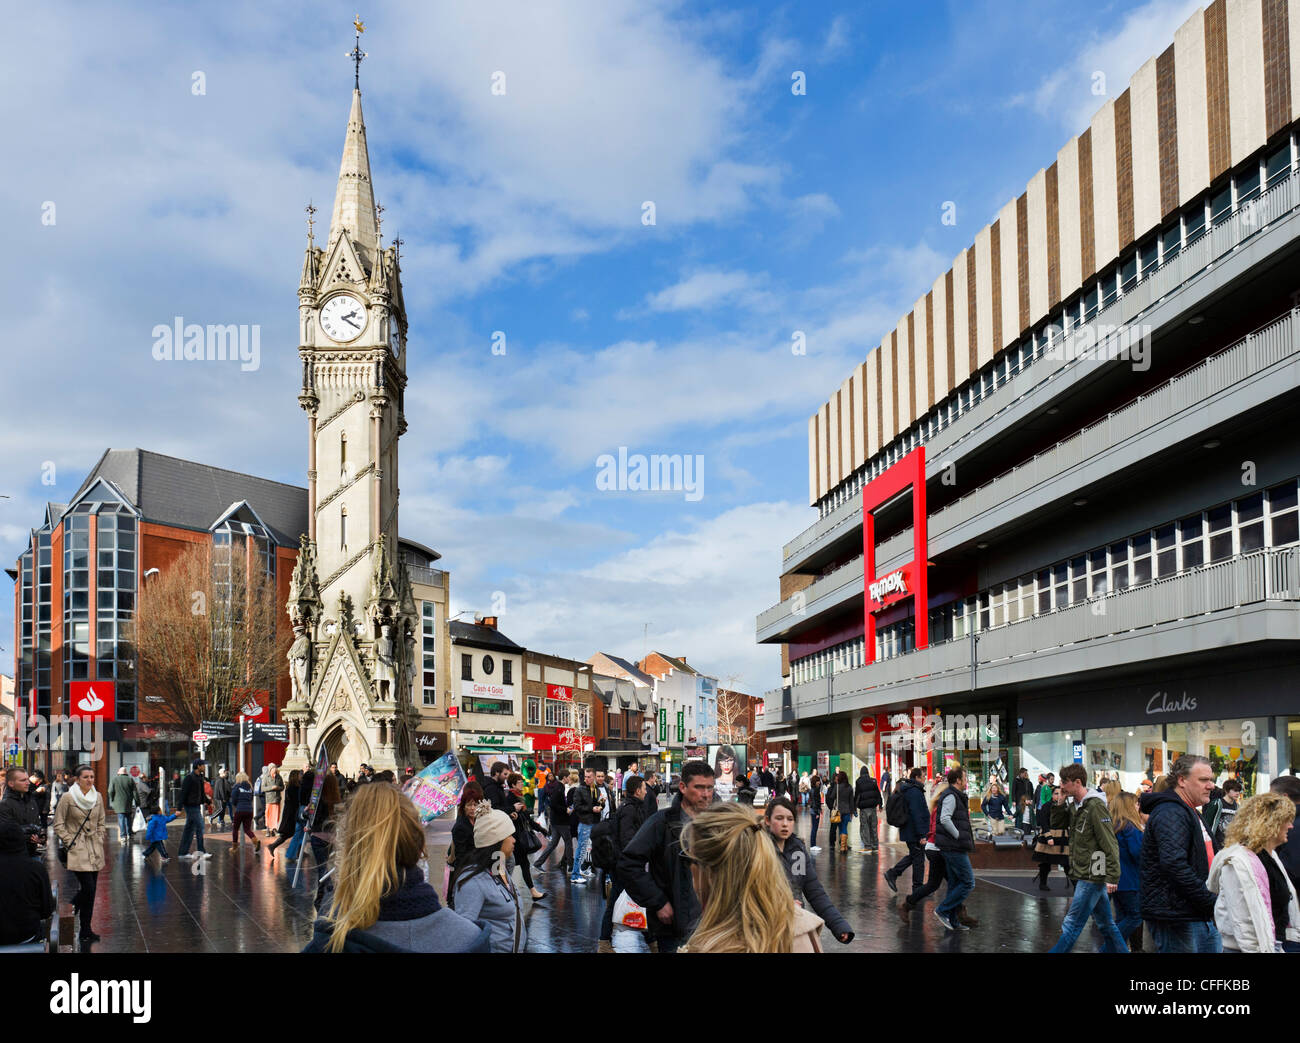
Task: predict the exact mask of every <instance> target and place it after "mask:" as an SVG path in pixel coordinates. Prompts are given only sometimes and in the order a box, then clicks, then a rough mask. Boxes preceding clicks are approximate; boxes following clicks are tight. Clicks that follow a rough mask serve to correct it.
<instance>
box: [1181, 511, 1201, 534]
mask: <svg viewBox="0 0 1300 1043" xmlns="http://www.w3.org/2000/svg"><path fill="white" fill-rule="evenodd" d="M1201 524H1202V522H1201V516H1200V515H1199V514H1194V515H1192V517H1190V518H1184V519H1183V520H1182V521H1180V522H1179V523H1178V527H1179V528H1180V529H1181V530H1182V533H1183V539H1185V540H1189V539H1192V538H1193V537H1195V536H1199V535H1200V534H1201V531H1202V530H1201Z"/></svg>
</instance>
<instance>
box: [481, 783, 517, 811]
mask: <svg viewBox="0 0 1300 1043" xmlns="http://www.w3.org/2000/svg"><path fill="white" fill-rule="evenodd" d="M483 796H485V797H487V799H488V800H489V801H490V802H491V804H492V807H494V808H495V809H496V810H497V811H504V812H505V813H506V814H507V815H509V814H510V813H511V812H512V811H514V810H515V801H514V798H513V797H511V796H510V794H509V793H508V792H507V791H506V788H505V786H504V785H502V784H501V783H500V782H498V781H497V780H496V779H494V778H492V777H491V776H488V777H487V778H486V779H484V780H483Z"/></svg>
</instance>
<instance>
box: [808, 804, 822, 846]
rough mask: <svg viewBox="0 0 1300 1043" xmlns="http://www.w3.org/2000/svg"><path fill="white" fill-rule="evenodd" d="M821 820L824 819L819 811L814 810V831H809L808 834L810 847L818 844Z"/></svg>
mask: <svg viewBox="0 0 1300 1043" xmlns="http://www.w3.org/2000/svg"><path fill="white" fill-rule="evenodd" d="M821 821H822V817H821V815H820V814H819V813H818V812H816V811H814V812H813V813H812V832H811V833H809V835H808V846H809V847H816V846H817V827H818V826H819V825H821Z"/></svg>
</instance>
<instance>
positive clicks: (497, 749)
mask: <svg viewBox="0 0 1300 1043" xmlns="http://www.w3.org/2000/svg"><path fill="white" fill-rule="evenodd" d="M465 749H467V750H469V752H470V753H529V752H530V751H529V750H525V749H524V748H523V747H522V746H466V747H465Z"/></svg>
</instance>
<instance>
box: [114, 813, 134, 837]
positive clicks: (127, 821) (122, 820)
mask: <svg viewBox="0 0 1300 1043" xmlns="http://www.w3.org/2000/svg"><path fill="white" fill-rule="evenodd" d="M130 838H131V813H130V812H129V811H128V812H126V813H123V812H121V811H119V812H118V813H117V839H118V842H119V843H122V844H125V843H126V842H127V841H128V840H129V839H130Z"/></svg>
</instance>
